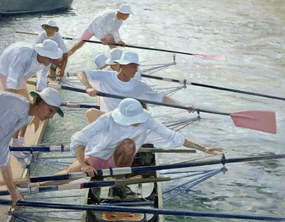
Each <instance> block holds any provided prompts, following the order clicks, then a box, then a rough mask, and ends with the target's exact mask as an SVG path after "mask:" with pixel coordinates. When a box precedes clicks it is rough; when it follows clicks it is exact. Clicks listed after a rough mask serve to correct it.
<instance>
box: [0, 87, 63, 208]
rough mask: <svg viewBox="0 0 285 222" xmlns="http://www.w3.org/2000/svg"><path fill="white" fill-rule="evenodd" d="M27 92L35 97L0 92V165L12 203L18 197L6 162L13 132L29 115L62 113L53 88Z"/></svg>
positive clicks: (43, 118) (47, 115)
mask: <svg viewBox="0 0 285 222" xmlns="http://www.w3.org/2000/svg"><path fill="white" fill-rule="evenodd" d="M30 95H31V96H32V97H34V98H35V101H34V102H33V103H30V102H29V100H27V99H26V98H25V97H23V96H21V95H18V94H15V93H10V92H6V91H0V104H1V106H0V122H1V124H0V168H1V173H2V176H3V179H4V181H5V183H6V185H7V188H8V190H9V192H10V195H11V200H12V203H13V205H15V203H16V202H17V201H18V200H19V199H21V198H22V197H21V195H20V194H19V193H18V191H17V189H16V185H15V184H14V181H13V174H12V170H11V167H10V164H9V161H10V157H9V153H10V151H9V142H10V140H11V139H12V137H13V135H14V133H15V132H16V131H17V130H18V129H20V128H21V127H23V126H25V125H27V124H28V123H29V121H30V119H31V117H32V116H37V117H38V118H39V119H40V120H45V119H49V118H52V117H53V115H54V114H55V113H56V112H57V113H58V114H59V115H60V116H61V117H63V116H64V114H63V111H62V110H61V108H60V106H61V103H62V99H61V96H60V94H59V92H58V91H57V90H55V89H53V88H49V87H47V88H45V89H44V90H42V91H41V92H36V91H31V92H30Z"/></svg>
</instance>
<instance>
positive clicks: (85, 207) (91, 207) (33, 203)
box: [0, 200, 285, 221]
mask: <svg viewBox="0 0 285 222" xmlns="http://www.w3.org/2000/svg"><path fill="white" fill-rule="evenodd" d="M0 204H2V205H10V204H11V201H10V200H0ZM16 205H17V206H25V207H35V208H52V209H68V210H88V211H99V212H105V211H107V212H127V213H143V214H160V215H175V216H191V217H213V218H224V219H225V218H227V219H244V220H263V221H264V220H266V221H283V220H285V217H274V216H255V215H239V214H226V213H212V212H199V211H188V210H187V211H185V210H170V209H154V208H136V207H131V208H130V207H120V206H103V205H83V204H82V205H80V204H62V203H46V202H38V201H24V200H20V201H18V202H17V204H16Z"/></svg>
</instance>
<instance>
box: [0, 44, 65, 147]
mask: <svg viewBox="0 0 285 222" xmlns="http://www.w3.org/2000/svg"><path fill="white" fill-rule="evenodd" d="M61 57H62V50H61V49H59V48H58V45H57V43H56V42H54V41H53V40H49V39H47V40H44V41H43V43H39V44H37V45H36V46H31V45H29V44H26V43H14V44H11V45H10V46H8V47H7V48H6V49H5V50H4V51H3V53H2V54H1V55H0V90H6V91H10V92H13V93H17V94H21V95H23V96H25V97H26V98H27V99H29V96H28V92H27V87H26V80H27V79H29V78H30V77H32V76H34V75H37V77H38V78H37V89H38V90H43V89H44V88H45V87H46V86H47V73H46V75H45V76H44V75H40V71H41V70H42V69H43V67H45V66H49V65H50V64H51V62H52V60H53V59H59V58H61ZM25 131H26V130H25V128H23V130H22V131H21V132H20V134H19V135H18V133H17V134H16V135H15V137H14V140H15V141H14V145H19V146H23V145H24V135H25ZM18 137H19V138H18Z"/></svg>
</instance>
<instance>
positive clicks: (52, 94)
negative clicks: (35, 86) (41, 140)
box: [30, 87, 64, 117]
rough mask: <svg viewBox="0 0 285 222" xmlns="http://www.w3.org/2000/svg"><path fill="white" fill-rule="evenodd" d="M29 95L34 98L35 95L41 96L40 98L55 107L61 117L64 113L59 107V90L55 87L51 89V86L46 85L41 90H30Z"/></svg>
mask: <svg viewBox="0 0 285 222" xmlns="http://www.w3.org/2000/svg"><path fill="white" fill-rule="evenodd" d="M30 95H31V96H32V97H34V98H36V97H41V98H42V100H43V101H44V102H45V103H46V104H48V105H50V106H54V107H57V108H58V109H57V113H58V114H59V115H60V116H61V117H63V116H64V113H63V111H62V109H61V108H60V106H61V104H62V98H61V95H60V94H59V92H58V91H57V90H56V89H53V88H51V87H46V88H44V89H43V90H42V91H41V92H37V91H34V90H33V91H30Z"/></svg>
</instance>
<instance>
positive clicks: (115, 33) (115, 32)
mask: <svg viewBox="0 0 285 222" xmlns="http://www.w3.org/2000/svg"><path fill="white" fill-rule="evenodd" d="M111 35H112V36H113V38H114V41H115V42H116V43H118V42H119V41H121V37H120V33H119V30H118V29H114V30H113V31H112V33H111Z"/></svg>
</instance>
